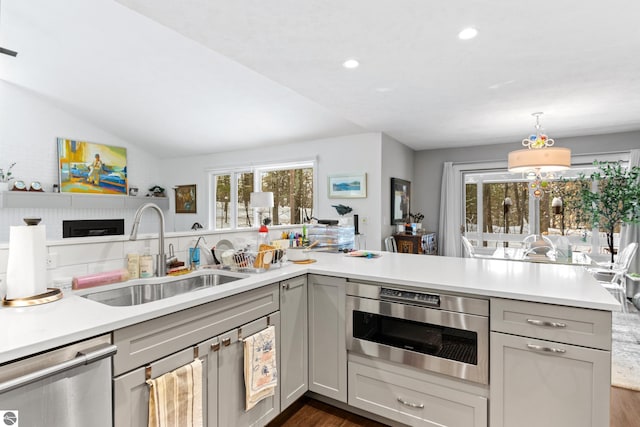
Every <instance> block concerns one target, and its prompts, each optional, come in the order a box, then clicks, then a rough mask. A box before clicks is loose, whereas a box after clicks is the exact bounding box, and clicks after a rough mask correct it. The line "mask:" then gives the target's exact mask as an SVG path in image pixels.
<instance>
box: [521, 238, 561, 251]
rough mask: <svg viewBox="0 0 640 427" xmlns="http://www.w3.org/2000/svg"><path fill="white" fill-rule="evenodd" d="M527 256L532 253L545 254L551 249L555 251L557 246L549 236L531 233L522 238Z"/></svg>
mask: <svg viewBox="0 0 640 427" xmlns="http://www.w3.org/2000/svg"><path fill="white" fill-rule="evenodd" d="M522 244H523V245H524V249H525V256H527V255H530V254H536V255H545V254H547V252H549V251H555V250H556V247H555V245H554V244H553V242H552V241H551V239H549V238H548V237H547V236H544V235H542V234H529V235H528V236H527V237H525V238H524V239H523V240H522Z"/></svg>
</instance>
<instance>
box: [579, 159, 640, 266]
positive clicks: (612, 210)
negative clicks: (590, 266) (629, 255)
mask: <svg viewBox="0 0 640 427" xmlns="http://www.w3.org/2000/svg"><path fill="white" fill-rule="evenodd" d="M594 166H596V167H597V168H598V170H597V171H595V172H593V173H592V174H591V175H590V176H589V178H590V179H591V181H595V182H597V186H598V190H597V191H596V192H592V191H591V183H590V181H589V180H587V179H586V177H585V176H584V175H580V178H579V180H580V182H581V184H582V188H581V191H580V195H581V198H582V203H581V209H582V211H583V212H584V213H585V214H586V215H587V217H588V219H589V220H590V223H591V224H593V225H594V226H598V227H599V228H600V229H601V230H603V231H604V232H605V233H606V234H607V246H608V247H609V252H610V253H611V262H612V263H613V233H614V231H615V230H616V227H618V226H619V225H621V224H623V223H628V224H630V223H639V222H640V167H638V166H634V167H631V168H623V167H622V166H621V165H620V162H616V163H611V162H598V161H595V162H594Z"/></svg>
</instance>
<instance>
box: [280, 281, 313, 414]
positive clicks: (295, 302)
mask: <svg viewBox="0 0 640 427" xmlns="http://www.w3.org/2000/svg"><path fill="white" fill-rule="evenodd" d="M307 311H308V310H307V276H306V275H304V276H301V277H296V278H294V279H290V280H287V281H284V282H282V283H281V284H280V360H281V362H282V364H281V366H282V369H281V370H280V375H279V379H280V410H282V411H284V409H285V408H287V407H288V406H289V405H291V404H292V403H293V402H295V401H296V400H298V398H300V397H301V396H302V395H303V394H304V393H306V391H307V390H308V389H309V340H308V337H309V334H308V328H307Z"/></svg>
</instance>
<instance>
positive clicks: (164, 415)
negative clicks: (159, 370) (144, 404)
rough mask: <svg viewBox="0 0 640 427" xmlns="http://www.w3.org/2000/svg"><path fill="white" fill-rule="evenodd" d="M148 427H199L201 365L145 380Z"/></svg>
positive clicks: (186, 366) (192, 363)
mask: <svg viewBox="0 0 640 427" xmlns="http://www.w3.org/2000/svg"><path fill="white" fill-rule="evenodd" d="M147 384H149V427H178V426H179V427H202V362H201V361H200V359H195V360H194V361H193V362H191V363H189V364H188V365H185V366H182V367H180V368H178V369H176V370H175V371H172V372H168V373H166V374H164V375H162V376H160V377H158V378H155V379H152V380H147Z"/></svg>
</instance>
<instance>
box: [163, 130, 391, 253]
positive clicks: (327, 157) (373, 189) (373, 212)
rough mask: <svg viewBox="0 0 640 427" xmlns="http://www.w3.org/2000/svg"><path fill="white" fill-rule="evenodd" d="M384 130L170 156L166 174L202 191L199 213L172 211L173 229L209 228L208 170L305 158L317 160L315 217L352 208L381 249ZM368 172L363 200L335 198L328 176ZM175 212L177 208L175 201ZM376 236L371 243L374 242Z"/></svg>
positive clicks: (165, 163) (165, 162)
mask: <svg viewBox="0 0 640 427" xmlns="http://www.w3.org/2000/svg"><path fill="white" fill-rule="evenodd" d="M380 153H381V134H379V133H367V134H359V135H352V136H345V137H338V138H328V139H321V140H314V141H305V142H298V143H292V144H286V145H275V146H273V147H268V148H260V149H253V150H238V151H229V152H225V153H216V154H210V155H207V156H198V157H184V158H177V159H165V160H162V161H161V164H162V170H163V177H164V179H165V180H166V181H168V182H175V183H176V184H179V185H184V184H196V185H197V192H198V213H197V214H176V215H173V214H170V215H169V216H168V220H167V223H168V225H167V227H168V228H169V229H172V230H175V231H180V230H186V229H189V228H190V227H191V225H192V224H193V223H194V222H196V221H197V222H200V223H201V224H202V225H204V226H205V228H208V226H209V219H208V204H209V197H208V194H209V192H210V189H209V184H208V174H209V172H208V171H209V170H211V169H220V168H231V167H234V166H246V165H261V164H268V163H282V162H289V161H300V160H312V159H316V160H317V165H318V167H317V178H318V180H317V183H316V188H317V197H318V198H317V200H318V206H317V207H315V209H314V213H313V214H314V216H315V217H317V218H322V219H329V218H339V215H338V214H337V212H336V210H335V209H334V208H333V207H331V205H336V204H343V205H347V206H351V207H352V208H353V212H351V213H350V214H349V215H348V216H352V215H353V214H358V215H360V216H361V217H363V216H366V217H367V219H368V221H367V222H368V224H367V225H361V233H365V234H367V245H368V246H367V247H368V248H369V249H379V248H380V246H379V241H380V237H379V236H380V224H381V216H380V209H379V207H380V203H381V199H380V193H381V160H380V156H381V154H380ZM363 172H365V173H367V197H366V198H363V199H329V198H328V196H327V182H328V181H327V180H328V175H330V174H345V173H363ZM171 203H172V207H171V209H170V211H171V212H173V211H174V208H173V203H174V200H173V198H172V200H171ZM369 235H371V242H372V243H371V245H369Z"/></svg>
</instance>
